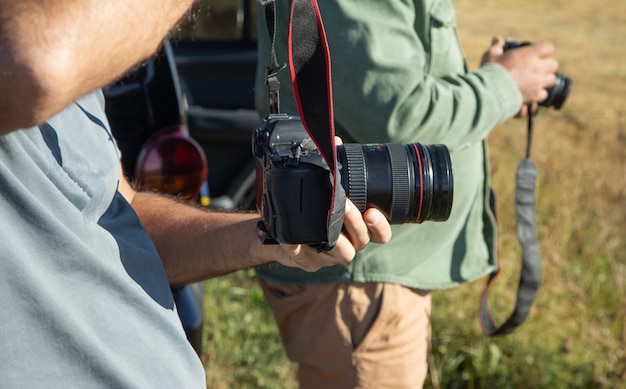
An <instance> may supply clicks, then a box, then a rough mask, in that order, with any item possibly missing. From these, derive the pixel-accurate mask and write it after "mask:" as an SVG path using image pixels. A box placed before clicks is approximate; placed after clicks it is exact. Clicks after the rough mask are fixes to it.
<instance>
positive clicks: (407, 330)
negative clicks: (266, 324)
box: [260, 279, 431, 389]
mask: <svg viewBox="0 0 626 389" xmlns="http://www.w3.org/2000/svg"><path fill="white" fill-rule="evenodd" d="M260 284H261V287H262V288H263V292H264V294H265V298H266V300H267V302H268V303H269V305H270V307H271V308H272V310H273V311H274V315H275V317H276V322H277V324H278V329H279V331H280V334H281V336H282V339H283V343H284V346H285V350H286V352H287V355H288V356H289V358H290V359H291V360H292V361H294V362H297V363H298V366H299V370H298V379H299V382H300V388H302V389H309V388H323V389H334V388H338V389H343V388H376V389H381V388H393V389H401V388H421V387H422V385H423V383H424V380H425V379H426V372H427V361H426V359H427V352H428V344H429V341H430V307H431V299H430V294H428V293H426V292H424V291H418V290H414V289H409V288H405V287H403V286H400V285H395V284H381V283H331V284H318V285H282V284H277V283H274V282H270V281H267V280H264V279H260Z"/></svg>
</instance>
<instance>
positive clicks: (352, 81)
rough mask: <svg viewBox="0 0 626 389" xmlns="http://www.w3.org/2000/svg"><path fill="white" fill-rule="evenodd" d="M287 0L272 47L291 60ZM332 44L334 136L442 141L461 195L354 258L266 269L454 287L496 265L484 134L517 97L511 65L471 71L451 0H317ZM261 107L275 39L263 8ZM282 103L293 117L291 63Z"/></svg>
mask: <svg viewBox="0 0 626 389" xmlns="http://www.w3.org/2000/svg"><path fill="white" fill-rule="evenodd" d="M287 3H288V2H287V1H277V4H276V8H277V38H276V53H277V57H278V61H279V62H280V63H282V62H286V61H287V52H286V47H287V34H286V30H287V22H288V7H287ZM319 6H320V11H321V14H322V18H323V21H324V27H325V31H326V35H327V38H328V43H329V47H330V56H331V64H332V80H333V105H334V110H335V120H336V133H337V135H339V136H341V137H342V138H343V141H344V143H350V142H357V143H362V144H363V143H414V142H419V143H422V144H426V145H427V144H434V143H443V144H445V145H447V146H448V148H449V150H450V153H451V159H452V167H453V177H454V200H453V207H452V212H451V215H450V218H449V219H448V220H447V221H445V222H430V221H427V222H424V223H422V224H404V225H394V226H393V227H392V228H393V237H392V239H391V242H389V243H388V244H385V245H378V244H369V245H368V246H367V247H366V248H365V249H363V250H362V251H360V252H359V253H358V254H357V257H356V258H355V259H354V260H353V261H352V262H351V263H350V264H348V265H347V266H334V267H327V268H323V269H322V270H320V271H318V272H315V273H306V272H304V271H301V270H298V269H292V268H287V267H284V266H280V265H278V264H271V265H267V266H264V267H261V268H259V269H258V273H259V275H260V276H262V277H265V278H268V279H270V280H273V281H277V282H281V283H297V284H302V283H322V282H342V281H352V282H391V283H398V284H402V285H405V286H408V287H413V288H421V289H437V288H447V287H451V286H454V285H457V284H459V283H462V282H466V281H469V280H473V279H476V278H478V277H481V276H484V275H486V274H488V273H489V272H491V271H493V270H494V269H495V267H496V266H497V263H496V257H495V255H496V253H495V249H496V228H497V227H496V223H495V217H494V215H493V213H492V211H491V210H490V208H489V167H488V156H487V143H486V137H487V135H488V134H489V132H490V131H491V130H492V129H493V128H494V127H495V126H496V125H498V124H500V123H502V122H503V121H505V120H507V119H508V118H510V117H512V116H514V115H515V114H516V113H517V112H518V111H519V109H520V107H521V106H522V99H521V95H520V93H519V91H518V88H517V86H516V84H515V83H514V81H513V79H512V78H511V77H510V75H509V74H508V73H507V71H506V70H505V69H504V68H503V67H501V66H499V65H496V64H486V65H484V66H482V67H480V68H479V69H477V70H476V71H473V72H467V70H466V66H465V60H464V56H463V52H462V49H461V47H460V43H459V40H458V37H457V33H456V16H455V10H454V8H453V6H452V4H451V3H450V2H449V0H424V1H417V0H415V1H410V0H388V1H378V0H371V1H354V0H334V1H328V2H323V3H320V4H319ZM259 15H260V17H259V26H260V29H259V55H260V60H259V68H258V72H257V88H256V93H257V96H256V97H257V106H258V107H259V111H260V112H261V114H265V113H266V112H267V108H266V107H267V105H268V104H267V100H268V99H267V92H266V89H265V86H264V73H265V68H266V66H267V65H268V64H269V53H270V39H269V35H268V33H267V30H266V27H265V20H264V17H263V12H259ZM279 76H280V82H281V91H280V93H281V94H280V97H281V111H282V112H285V113H289V114H293V115H297V109H296V107H295V103H294V100H293V92H292V90H291V83H290V80H289V72H288V70H287V69H285V70H283V71H281V72H280V74H279Z"/></svg>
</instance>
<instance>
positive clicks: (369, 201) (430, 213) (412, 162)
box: [337, 143, 454, 224]
mask: <svg viewBox="0 0 626 389" xmlns="http://www.w3.org/2000/svg"><path fill="white" fill-rule="evenodd" d="M337 161H338V162H339V163H340V166H341V184H342V186H343V188H344V190H345V191H346V195H347V196H348V198H350V200H351V201H352V202H353V203H354V204H355V205H356V206H357V207H358V208H359V209H360V210H361V211H362V212H363V211H365V209H367V208H368V207H371V206H374V207H376V208H378V209H380V210H381V211H382V212H383V213H384V214H385V216H386V217H387V219H388V220H389V222H390V223H391V224H404V223H422V222H424V221H427V220H430V221H445V220H447V219H448V217H449V216H450V212H451V210H452V197H453V187H454V185H453V179H452V162H451V160H450V153H449V152H448V148H447V147H446V146H445V145H430V146H424V145H421V144H419V143H412V144H391V143H387V144H376V145H361V144H356V143H349V144H344V145H342V146H339V147H337Z"/></svg>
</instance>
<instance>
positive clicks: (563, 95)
mask: <svg viewBox="0 0 626 389" xmlns="http://www.w3.org/2000/svg"><path fill="white" fill-rule="evenodd" d="M531 43H532V42H518V41H514V40H507V41H506V43H505V44H504V51H507V50H511V49H516V48H518V47H522V46H528V45H530V44H531ZM555 75H556V82H555V83H554V85H553V86H552V87H551V88H549V89H548V98H547V99H545V100H544V101H542V102H540V103H539V105H540V106H542V107H551V106H552V107H554V108H555V109H560V108H561V106H562V105H563V103H564V102H565V99H567V96H568V95H569V92H570V89H571V86H572V81H571V80H570V79H569V77H566V76H564V75H563V74H562V73H560V72H556V73H555Z"/></svg>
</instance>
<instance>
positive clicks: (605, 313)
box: [204, 0, 626, 388]
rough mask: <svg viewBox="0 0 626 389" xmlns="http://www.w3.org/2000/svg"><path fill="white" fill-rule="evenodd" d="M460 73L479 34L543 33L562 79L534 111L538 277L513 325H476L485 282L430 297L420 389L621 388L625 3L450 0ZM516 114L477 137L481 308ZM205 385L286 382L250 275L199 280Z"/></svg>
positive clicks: (506, 297)
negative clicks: (483, 160) (486, 330)
mask: <svg viewBox="0 0 626 389" xmlns="http://www.w3.org/2000/svg"><path fill="white" fill-rule="evenodd" d="M453 2H454V4H455V6H456V7H457V19H458V25H459V33H460V37H461V43H462V45H463V47H464V50H465V53H466V56H467V58H468V64H469V66H470V68H473V67H475V66H477V65H478V63H479V58H480V56H481V54H482V52H483V51H484V50H485V49H486V48H487V46H488V44H489V42H490V39H491V36H492V34H494V33H498V34H500V35H503V36H505V37H511V38H515V39H518V40H533V41H538V40H550V41H552V42H554V44H555V45H556V47H557V52H556V57H557V59H558V60H559V63H560V70H561V72H562V73H564V74H565V75H567V76H569V77H570V78H571V79H572V81H573V89H572V92H571V94H570V96H569V98H568V100H567V102H566V103H565V105H564V106H563V108H562V109H561V110H554V109H544V110H542V112H540V114H539V115H538V116H537V117H536V119H535V133H534V144H533V149H532V157H533V159H534V160H535V163H536V165H537V168H538V171H539V180H538V185H537V193H536V195H537V223H538V231H537V232H538V236H539V239H540V245H541V250H542V254H543V280H542V285H541V288H540V290H539V294H538V296H537V300H536V302H535V304H534V306H533V309H532V311H531V314H530V316H529V318H528V319H527V321H526V322H525V323H524V324H523V325H522V326H521V327H519V328H518V329H517V330H516V331H515V332H514V333H513V334H510V335H507V336H503V337H499V338H495V339H491V338H485V337H484V336H483V335H482V333H481V332H480V327H479V322H478V316H477V308H478V301H479V297H480V293H481V291H482V288H483V286H484V280H480V281H478V282H474V283H471V284H468V285H464V286H462V287H459V288H456V289H451V290H445V291H438V292H435V293H434V309H433V318H432V322H433V340H432V350H431V355H430V360H431V371H430V373H431V374H430V377H429V378H428V382H427V387H432V388H620V387H622V388H623V387H625V386H626V351H625V350H626V325H625V316H626V263H625V257H626V1H624V0H596V1H590V0H569V1H564V0H549V1H547V0H541V1H540V0H527V1H524V2H520V1H514V0H453ZM525 130H526V122H525V121H523V120H510V121H508V122H507V123H505V124H504V125H502V126H500V127H499V128H497V129H496V130H495V131H494V132H493V133H492V134H491V136H490V138H489V143H490V146H491V166H492V178H493V185H494V188H495V190H496V193H497V194H498V197H499V213H500V221H501V225H500V247H501V249H500V251H501V261H502V275H501V276H500V278H499V279H498V281H497V283H496V285H495V286H494V288H492V289H493V290H492V292H491V296H492V300H491V303H492V309H493V310H494V312H495V316H496V318H498V319H503V318H504V317H505V316H506V315H507V314H508V313H509V311H510V309H511V307H512V305H513V301H514V300H513V299H514V296H515V292H516V289H517V279H518V277H519V267H520V249H519V247H518V243H517V238H516V232H515V220H514V213H513V212H514V209H513V207H514V181H515V170H516V166H517V164H518V163H519V161H520V159H521V158H522V157H523V155H524V150H525ZM206 308H207V326H206V328H205V337H206V342H205V346H206V349H207V351H206V353H205V355H204V361H205V363H206V370H207V378H208V385H209V387H210V388H295V387H296V385H295V379H294V374H295V367H294V366H293V365H292V364H290V363H289V362H288V360H287V359H286V357H285V355H284V352H283V351H282V347H281V345H280V340H279V338H278V336H277V333H276V330H275V328H274V323H273V318H272V316H271V313H270V312H269V310H268V309H267V306H266V305H265V302H264V300H263V297H262V294H261V293H260V291H259V289H258V286H257V285H256V283H255V280H254V273H253V272H251V271H248V272H240V273H236V274H233V275H230V276H228V277H224V278H220V279H216V280H213V281H210V282H209V283H208V284H207V306H206Z"/></svg>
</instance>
